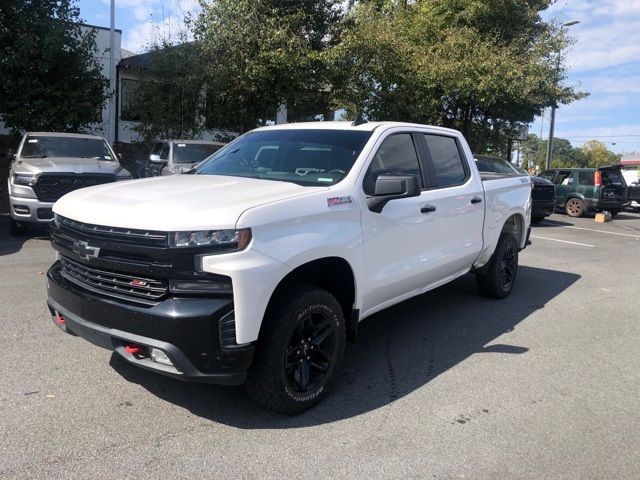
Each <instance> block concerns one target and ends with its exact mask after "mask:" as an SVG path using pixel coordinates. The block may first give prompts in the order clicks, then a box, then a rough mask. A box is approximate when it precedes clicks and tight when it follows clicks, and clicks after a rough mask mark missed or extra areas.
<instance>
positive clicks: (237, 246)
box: [169, 228, 251, 253]
mask: <svg viewBox="0 0 640 480" xmlns="http://www.w3.org/2000/svg"><path fill="white" fill-rule="evenodd" d="M250 242H251V229H250V228H242V229H240V230H199V231H187V232H170V233H169V246H170V247H206V246H210V247H214V248H215V247H218V249H219V250H221V251H223V252H225V253H226V252H236V251H239V250H244V249H245V248H247V245H249V243H250Z"/></svg>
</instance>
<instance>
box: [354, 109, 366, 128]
mask: <svg viewBox="0 0 640 480" xmlns="http://www.w3.org/2000/svg"><path fill="white" fill-rule="evenodd" d="M363 123H367V119H366V118H365V116H364V113H363V112H362V110H360V112H358V116H357V117H356V119H355V120H354V121H353V123H352V124H351V126H352V127H357V126H358V125H362V124H363Z"/></svg>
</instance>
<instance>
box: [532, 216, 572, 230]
mask: <svg viewBox="0 0 640 480" xmlns="http://www.w3.org/2000/svg"><path fill="white" fill-rule="evenodd" d="M567 218H570V217H567ZM573 225H574V224H573V223H569V222H563V221H560V220H551V219H549V218H545V219H544V220H543V221H541V222H540V223H536V224H533V225H531V226H532V227H534V228H540V227H542V228H551V227H572V226H573Z"/></svg>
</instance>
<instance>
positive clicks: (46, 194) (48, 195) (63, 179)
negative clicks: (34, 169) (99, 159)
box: [33, 174, 116, 202]
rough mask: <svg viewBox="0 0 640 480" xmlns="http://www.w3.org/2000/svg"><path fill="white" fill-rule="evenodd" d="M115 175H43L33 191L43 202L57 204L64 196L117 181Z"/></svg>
mask: <svg viewBox="0 0 640 480" xmlns="http://www.w3.org/2000/svg"><path fill="white" fill-rule="evenodd" d="M115 179H116V178H115V176H113V175H46V174H45V175H41V176H40V178H38V182H37V183H36V184H35V185H34V187H33V190H34V191H35V192H36V195H37V197H38V200H40V201H41V202H55V201H56V200H58V199H59V198H60V197H62V196H63V195H65V194H67V193H69V192H72V191H74V190H78V189H79V188H84V187H91V186H93V185H100V184H103V183H111V182H114V181H115Z"/></svg>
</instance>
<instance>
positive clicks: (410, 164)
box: [363, 133, 422, 195]
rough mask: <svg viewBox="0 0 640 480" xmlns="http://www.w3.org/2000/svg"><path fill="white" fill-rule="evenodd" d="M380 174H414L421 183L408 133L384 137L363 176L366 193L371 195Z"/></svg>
mask: <svg viewBox="0 0 640 480" xmlns="http://www.w3.org/2000/svg"><path fill="white" fill-rule="evenodd" d="M382 174H391V175H416V176H417V177H418V181H419V182H420V185H422V179H421V177H420V167H419V164H418V155H417V154H416V148H415V146H414V144H413V138H412V137H411V134H410V133H396V134H394V135H390V136H389V137H387V138H385V139H384V141H383V142H382V145H380V148H379V149H378V151H377V152H376V154H375V156H374V157H373V159H372V160H371V164H370V165H369V169H368V170H367V173H366V175H365V177H364V184H363V187H364V191H365V193H366V194H367V195H373V193H374V191H375V185H376V180H377V179H378V176H380V175H382Z"/></svg>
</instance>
